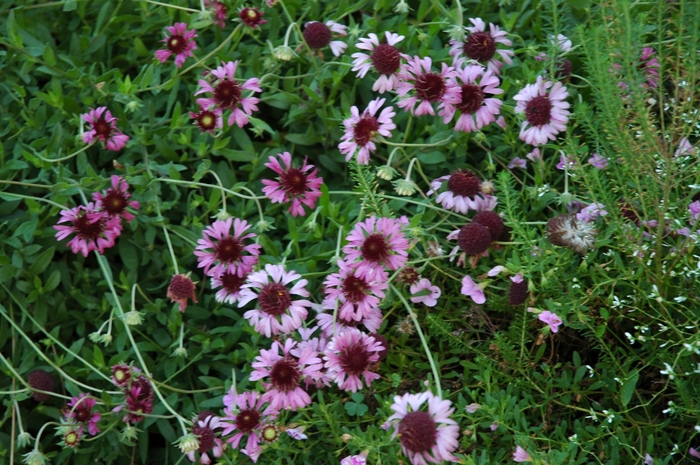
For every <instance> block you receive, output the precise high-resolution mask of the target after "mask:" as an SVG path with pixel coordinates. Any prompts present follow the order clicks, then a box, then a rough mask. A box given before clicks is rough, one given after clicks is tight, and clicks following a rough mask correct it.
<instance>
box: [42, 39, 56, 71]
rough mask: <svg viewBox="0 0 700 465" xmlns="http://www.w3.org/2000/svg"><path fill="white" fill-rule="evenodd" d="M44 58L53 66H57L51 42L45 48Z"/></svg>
mask: <svg viewBox="0 0 700 465" xmlns="http://www.w3.org/2000/svg"><path fill="white" fill-rule="evenodd" d="M44 60H45V61H46V63H48V64H49V65H51V66H56V55H55V54H54V53H53V49H52V48H51V44H46V48H44Z"/></svg>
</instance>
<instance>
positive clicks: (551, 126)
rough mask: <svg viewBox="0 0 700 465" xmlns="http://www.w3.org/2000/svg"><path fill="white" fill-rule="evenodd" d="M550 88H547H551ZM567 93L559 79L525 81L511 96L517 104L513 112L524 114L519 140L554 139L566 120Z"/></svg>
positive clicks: (544, 142) (544, 140)
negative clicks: (555, 80)
mask: <svg viewBox="0 0 700 465" xmlns="http://www.w3.org/2000/svg"><path fill="white" fill-rule="evenodd" d="M550 87H551V90H548V89H550ZM568 96H569V93H568V92H567V90H566V87H564V86H563V85H562V83H561V82H557V83H553V82H551V81H544V80H543V79H542V76H538V77H537V82H536V83H535V84H528V85H527V86H525V88H524V89H523V90H521V91H520V92H518V94H517V95H516V96H515V97H513V99H514V100H516V101H517V102H518V103H517V105H516V106H515V112H516V113H525V121H523V124H522V126H521V127H520V140H522V141H524V142H526V143H528V144H530V145H542V144H546V143H547V141H548V140H555V139H556V135H557V134H559V133H560V132H561V131H566V123H567V122H568V121H569V110H567V108H569V103H568V102H566V101H565V99H566V97H568Z"/></svg>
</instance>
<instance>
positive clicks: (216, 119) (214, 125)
mask: <svg viewBox="0 0 700 465" xmlns="http://www.w3.org/2000/svg"><path fill="white" fill-rule="evenodd" d="M222 113H223V111H222V110H221V108H218V107H216V106H214V105H209V106H207V108H200V109H199V113H194V112H192V111H191V112H190V118H192V119H193V120H194V124H196V125H197V126H199V129H201V130H202V132H209V133H213V132H214V130H215V129H221V128H223V127H224V120H223V118H222V117H221V115H222Z"/></svg>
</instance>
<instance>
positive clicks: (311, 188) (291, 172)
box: [262, 152, 323, 216]
mask: <svg viewBox="0 0 700 465" xmlns="http://www.w3.org/2000/svg"><path fill="white" fill-rule="evenodd" d="M278 157H279V159H277V158H275V157H272V156H271V157H269V160H270V161H269V162H268V163H265V166H267V167H268V168H270V169H271V170H272V171H274V172H275V173H277V174H278V175H279V176H278V177H277V180H276V181H272V180H270V179H263V180H262V183H263V184H264V185H265V187H263V190H262V191H263V193H264V194H265V195H266V196H267V198H269V199H270V200H271V201H272V203H291V205H290V206H289V210H287V211H288V212H289V213H291V214H292V216H297V215H301V216H304V215H305V212H304V205H306V206H307V207H309V208H314V205H316V200H318V198H319V197H321V191H320V190H319V188H320V187H321V185H322V184H323V178H319V177H317V176H316V173H318V170H317V169H315V168H314V165H307V164H306V158H304V163H302V165H301V168H296V167H294V166H293V165H292V155H291V154H290V153H289V152H283V153H280V154H279V155H278ZM280 160H281V161H282V163H284V166H282V164H280Z"/></svg>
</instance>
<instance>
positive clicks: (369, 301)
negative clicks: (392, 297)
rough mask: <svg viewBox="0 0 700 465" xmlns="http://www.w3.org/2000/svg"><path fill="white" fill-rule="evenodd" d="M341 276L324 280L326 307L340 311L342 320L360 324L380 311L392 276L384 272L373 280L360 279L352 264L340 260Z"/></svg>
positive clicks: (330, 276)
mask: <svg viewBox="0 0 700 465" xmlns="http://www.w3.org/2000/svg"><path fill="white" fill-rule="evenodd" d="M338 267H339V268H340V270H339V272H338V273H333V274H331V275H329V276H328V277H327V278H326V280H325V281H324V283H323V285H324V289H325V298H324V300H323V304H322V306H323V308H324V309H327V310H335V309H336V307H337V309H338V316H339V318H341V319H343V320H346V321H357V322H359V321H361V320H363V319H364V318H368V317H370V316H371V315H372V311H373V310H374V309H377V308H379V303H380V302H381V299H383V298H384V296H385V294H384V291H385V290H386V289H387V288H388V287H389V284H388V281H389V275H388V274H387V273H386V272H385V271H384V270H379V271H378V272H376V273H374V274H373V275H372V277H371V278H366V277H360V276H357V273H356V269H355V267H353V266H352V265H351V264H349V263H347V262H344V261H342V260H338Z"/></svg>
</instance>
